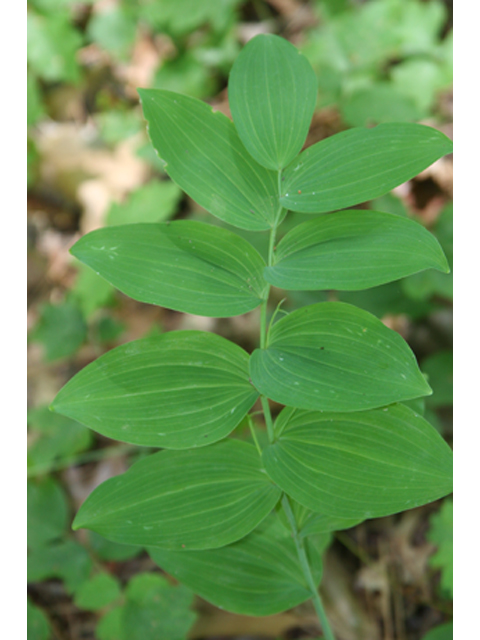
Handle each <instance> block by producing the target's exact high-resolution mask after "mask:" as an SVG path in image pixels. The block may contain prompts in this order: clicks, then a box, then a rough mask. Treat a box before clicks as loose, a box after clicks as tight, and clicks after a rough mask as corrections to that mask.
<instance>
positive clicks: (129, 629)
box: [96, 573, 196, 640]
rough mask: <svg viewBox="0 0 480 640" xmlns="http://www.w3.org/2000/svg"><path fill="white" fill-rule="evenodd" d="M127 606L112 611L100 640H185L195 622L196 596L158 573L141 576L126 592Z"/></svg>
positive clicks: (102, 626)
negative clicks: (194, 606) (194, 600)
mask: <svg viewBox="0 0 480 640" xmlns="http://www.w3.org/2000/svg"><path fill="white" fill-rule="evenodd" d="M124 597H125V603H124V604H123V605H121V606H118V607H116V608H114V609H112V610H111V611H110V612H109V613H108V614H107V615H106V616H104V617H103V618H102V619H101V620H100V622H99V624H98V625H97V628H96V634H97V636H98V638H99V640H131V639H132V638H137V637H141V638H142V639H143V640H159V638H168V640H185V638H186V637H187V634H188V631H189V629H190V628H191V626H192V624H193V623H194V622H195V619H196V615H195V613H194V612H193V611H192V610H191V606H192V604H193V598H194V595H193V593H192V591H190V589H188V588H187V587H185V586H184V585H178V586H174V585H172V584H170V583H169V582H168V581H167V580H166V579H165V578H164V577H163V576H161V575H158V574H157V573H138V574H137V575H135V576H133V577H132V578H131V580H130V581H129V583H128V585H127V588H126V589H125V592H124Z"/></svg>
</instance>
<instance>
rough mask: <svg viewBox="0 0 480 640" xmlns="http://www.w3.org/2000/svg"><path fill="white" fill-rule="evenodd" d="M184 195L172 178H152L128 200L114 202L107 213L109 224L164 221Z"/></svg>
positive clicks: (170, 215) (172, 212)
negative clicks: (158, 179) (156, 179)
mask: <svg viewBox="0 0 480 640" xmlns="http://www.w3.org/2000/svg"><path fill="white" fill-rule="evenodd" d="M182 195H183V194H182V192H181V190H180V189H179V188H178V186H177V185H176V184H175V183H174V182H171V181H170V180H169V181H166V180H162V181H155V180H151V181H150V182H148V183H147V184H146V185H144V186H142V187H140V189H137V190H136V191H134V192H133V193H131V194H130V196H129V198H128V201H127V202H122V203H117V202H115V203H113V204H112V206H111V207H110V210H109V212H108V214H107V224H108V225H111V226H115V225H119V224H136V223H138V222H164V221H165V220H168V219H169V218H171V217H172V216H173V215H174V214H175V213H176V211H177V206H178V203H179V201H180V198H181V197H182Z"/></svg>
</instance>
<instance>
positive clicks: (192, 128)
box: [139, 89, 279, 231]
mask: <svg viewBox="0 0 480 640" xmlns="http://www.w3.org/2000/svg"><path fill="white" fill-rule="evenodd" d="M139 94H140V98H141V102H142V107H143V113H144V115H145V119H146V120H147V122H148V132H149V135H150V139H151V141H152V144H153V146H154V147H155V149H156V151H157V153H158V155H159V156H160V158H162V160H164V161H165V162H166V165H165V171H166V172H167V173H168V175H169V176H170V177H171V178H172V180H173V181H174V182H176V183H177V184H178V186H179V187H180V188H181V189H183V191H185V192H186V193H187V194H188V195H189V196H190V197H191V198H193V199H194V200H195V201H196V202H198V204H199V205H201V206H202V207H203V208H204V209H206V210H207V211H209V212H210V213H212V214H213V215H214V216H216V217H217V218H220V219H221V220H224V221H225V222H228V223H229V224H232V225H234V226H236V227H240V228H241V229H249V230H251V231H262V230H265V229H269V228H270V227H272V226H273V224H274V220H275V216H276V214H277V213H278V209H279V202H278V183H277V174H276V173H274V172H272V171H267V170H266V169H265V168H264V167H262V166H261V165H259V164H258V163H257V162H256V161H255V160H254V159H253V158H252V157H251V156H250V154H249V153H248V151H247V150H246V149H245V147H244V146H243V144H242V142H241V140H240V138H239V137H238V134H237V132H236V129H235V126H234V124H233V122H232V121H231V120H229V119H228V118H227V117H226V116H224V115H223V114H222V113H220V112H219V111H216V112H213V111H212V107H210V106H209V105H208V104H206V103H204V102H202V101H201V100H197V99H196V98H190V97H188V96H184V95H182V94H180V93H174V92H173V91H163V90H159V89H141V90H139Z"/></svg>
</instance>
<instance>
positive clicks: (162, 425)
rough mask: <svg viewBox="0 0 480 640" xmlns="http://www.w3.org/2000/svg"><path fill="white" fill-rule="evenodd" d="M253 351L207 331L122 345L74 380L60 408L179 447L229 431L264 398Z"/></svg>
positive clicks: (119, 433)
mask: <svg viewBox="0 0 480 640" xmlns="http://www.w3.org/2000/svg"><path fill="white" fill-rule="evenodd" d="M248 376H249V374H248V355H247V353H246V352H245V351H244V350H243V349H242V348H241V347H239V346H238V345H236V344H234V343H233V342H230V341H229V340H226V339H225V338H222V337H221V336H217V335H215V334H213V333H207V332H202V331H172V332H168V333H164V334H161V335H159V336H153V337H151V338H142V339H140V340H135V341H133V342H130V343H128V344H125V345H121V346H119V347H116V348H115V349H112V350H110V351H108V352H107V353H105V354H104V355H103V356H101V357H100V358H98V359H97V360H95V361H94V362H92V363H90V364H89V365H88V366H87V367H85V368H84V369H83V370H82V371H80V372H79V373H78V374H77V375H76V376H75V377H74V378H73V379H72V380H70V381H69V382H68V383H67V384H66V385H65V386H64V387H63V389H61V390H60V392H59V394H58V395H57V397H56V398H55V400H54V402H53V404H52V408H53V410H54V411H58V412H59V413H62V414H64V415H67V416H69V417H71V418H74V419H76V420H78V421H79V422H82V423H84V424H86V425H87V426H89V427H90V428H92V429H95V431H98V432H99V433H101V434H102V435H104V436H107V437H109V438H113V439H116V440H122V441H124V442H129V443H132V444H139V445H145V446H152V447H163V448H167V449H169V448H172V449H188V448H189V447H196V446H204V445H207V444H211V443H212V442H216V441H217V440H220V439H221V438H224V437H225V436H227V435H228V434H229V433H230V432H231V431H233V429H234V428H235V427H236V426H237V425H238V424H239V422H240V421H241V420H242V419H243V418H244V416H245V415H246V413H247V412H248V411H249V409H250V408H251V407H252V406H253V404H254V403H255V401H256V400H257V398H258V393H257V391H256V390H255V389H254V388H253V386H252V385H251V384H250V382H249V377H248Z"/></svg>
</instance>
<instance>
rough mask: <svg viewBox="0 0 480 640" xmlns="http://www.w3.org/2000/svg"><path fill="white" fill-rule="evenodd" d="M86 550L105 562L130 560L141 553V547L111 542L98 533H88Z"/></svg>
mask: <svg viewBox="0 0 480 640" xmlns="http://www.w3.org/2000/svg"><path fill="white" fill-rule="evenodd" d="M88 548H89V549H91V550H92V551H93V553H94V554H95V555H96V556H97V557H98V558H100V559H101V560H107V562H111V561H113V562H123V561H124V560H130V559H131V558H135V557H136V556H138V555H139V554H140V553H141V551H142V547H138V546H135V545H130V544H118V543H117V542H112V541H111V540H107V539H106V538H104V537H103V536H101V535H100V534H99V533H95V531H89V532H88Z"/></svg>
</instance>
